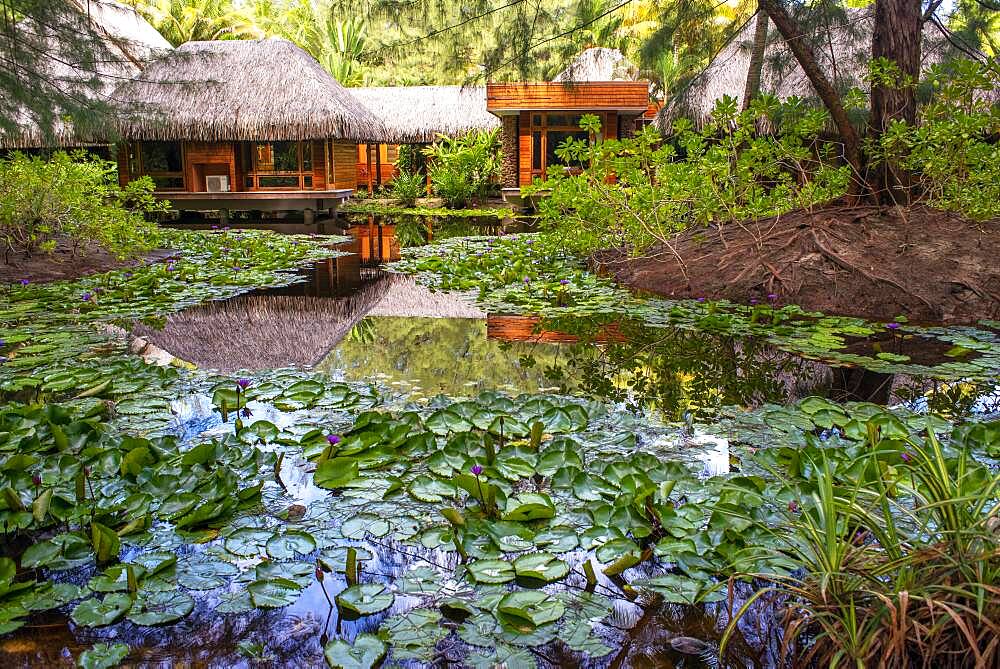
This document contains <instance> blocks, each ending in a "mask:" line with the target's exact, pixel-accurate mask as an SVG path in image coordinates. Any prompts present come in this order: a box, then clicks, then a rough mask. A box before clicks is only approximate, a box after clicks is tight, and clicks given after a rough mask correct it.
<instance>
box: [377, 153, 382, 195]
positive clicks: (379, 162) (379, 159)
mask: <svg viewBox="0 0 1000 669" xmlns="http://www.w3.org/2000/svg"><path fill="white" fill-rule="evenodd" d="M375 174H376V177H375V179H376V181H377V182H378V187H379V188H382V145H381V144H376V145H375Z"/></svg>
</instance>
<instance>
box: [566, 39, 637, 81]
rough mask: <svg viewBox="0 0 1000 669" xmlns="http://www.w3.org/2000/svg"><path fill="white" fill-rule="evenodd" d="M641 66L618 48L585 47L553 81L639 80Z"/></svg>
mask: <svg viewBox="0 0 1000 669" xmlns="http://www.w3.org/2000/svg"><path fill="white" fill-rule="evenodd" d="M638 79H639V68H638V67H636V66H635V65H634V64H633V63H632V62H631V61H630V60H629V59H628V58H626V57H625V54H623V53H622V52H621V51H619V50H618V49H608V48H605V47H592V48H590V49H584V50H583V51H581V52H580V53H579V54H577V55H576V57H575V58H574V59H573V60H572V61H571V62H570V64H569V65H567V66H566V69H564V70H563V71H562V72H560V73H559V74H557V75H556V76H555V77H554V78H553V79H552V81H566V82H571V81H638Z"/></svg>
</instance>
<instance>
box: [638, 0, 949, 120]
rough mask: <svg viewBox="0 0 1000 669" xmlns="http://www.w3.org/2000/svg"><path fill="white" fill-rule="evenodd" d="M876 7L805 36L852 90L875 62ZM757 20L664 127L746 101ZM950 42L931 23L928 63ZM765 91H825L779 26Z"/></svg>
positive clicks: (667, 111) (768, 57) (772, 38)
mask: <svg viewBox="0 0 1000 669" xmlns="http://www.w3.org/2000/svg"><path fill="white" fill-rule="evenodd" d="M873 19H874V9H872V8H871V7H867V8H864V9H847V10H845V11H844V12H843V13H842V14H841V15H839V16H832V17H831V18H830V20H829V22H828V23H827V24H825V25H818V26H814V27H813V28H812V29H811V30H810V31H809V32H808V33H807V34H806V35H805V36H804V38H805V39H806V40H807V41H808V42H809V43H811V44H812V46H813V51H814V53H815V54H816V58H817V61H818V62H819V65H820V67H821V68H822V69H823V71H824V72H825V73H826V74H827V76H828V77H830V78H831V81H832V83H833V84H834V86H835V87H836V88H837V89H838V90H840V91H842V92H846V91H848V90H850V89H851V88H852V87H858V88H861V89H867V88H868V85H867V84H866V83H865V81H864V75H865V73H867V71H868V63H869V62H870V61H871V44H872V32H873V30H874V20H873ZM753 35H754V21H750V22H748V23H747V25H746V26H745V27H744V28H743V30H742V31H741V32H740V33H739V34H737V35H736V37H735V38H734V39H733V40H732V41H731V42H730V43H729V44H728V45H727V46H726V47H725V48H724V49H723V50H722V51H720V52H719V55H718V56H716V57H715V59H713V60H712V62H711V63H709V65H708V66H707V67H706V68H705V69H704V70H702V72H700V73H699V74H698V75H696V76H695V77H694V78H693V79H692V80H691V81H690V82H688V84H687V85H686V86H685V87H684V88H683V89H682V90H681V91H679V92H677V93H676V94H675V95H674V96H673V98H672V99H671V100H669V101H668V104H667V105H666V106H665V107H664V108H663V110H662V111H661V113H660V114H659V116H658V117H657V120H656V124H657V126H658V127H659V128H660V130H661V131H663V132H667V131H669V128H670V124H671V123H672V121H673V120H674V119H675V118H680V117H687V118H690V119H692V120H693V121H695V123H696V124H697V125H699V126H700V125H703V124H704V123H706V122H708V121H709V119H710V117H711V113H712V109H713V108H714V106H715V101H716V100H718V99H719V98H721V97H722V96H724V95H729V96H730V97H733V98H736V99H737V100H739V101H740V102H742V98H743V94H744V90H745V87H746V80H747V73H748V71H749V69H750V55H751V49H752V46H753ZM949 48H950V47H949V45H948V44H947V42H946V41H945V40H944V39H943V38H942V37H941V36H940V34H938V33H937V30H936V29H935V28H934V27H933V26H932V25H931V24H930V23H927V24H925V27H924V38H923V47H922V50H921V58H922V61H923V63H922V65H923V67H925V68H926V67H928V66H930V65H931V64H934V63H939V62H941V61H942V60H943V59H944V57H945V55H946V54H947V52H948V50H949ZM760 90H761V92H764V93H769V94H771V95H774V96H776V97H778V98H781V99H785V98H789V97H793V96H796V97H800V98H805V99H806V100H811V101H815V102H816V104H817V105H818V104H821V103H820V102H819V96H818V95H817V94H816V91H815V90H814V89H813V87H812V84H811V83H810V82H809V79H808V77H806V75H805V72H803V71H802V68H801V67H800V66H799V64H798V61H796V60H795V57H794V56H793V55H792V53H791V51H790V50H789V48H788V45H787V43H786V42H785V40H784V38H782V36H781V34H780V33H779V32H778V30H777V29H775V27H774V26H773V25H771V27H770V30H769V31H768V35H767V46H766V47H765V51H764V66H763V69H762V71H761V84H760Z"/></svg>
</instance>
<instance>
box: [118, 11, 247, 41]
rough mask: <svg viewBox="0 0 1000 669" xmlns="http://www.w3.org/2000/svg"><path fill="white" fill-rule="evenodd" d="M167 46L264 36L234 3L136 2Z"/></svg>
mask: <svg viewBox="0 0 1000 669" xmlns="http://www.w3.org/2000/svg"><path fill="white" fill-rule="evenodd" d="M132 5H133V6H134V7H135V8H136V9H138V10H139V11H140V12H142V14H143V15H145V16H146V18H147V19H148V20H149V21H150V23H152V24H153V26H154V27H155V28H156V29H157V30H159V31H160V33H161V34H162V35H163V36H164V37H165V38H166V39H167V41H168V42H170V43H171V44H173V45H174V46H180V45H181V44H183V43H184V42H192V41H196V40H219V39H246V38H259V37H263V36H264V32H263V31H262V30H261V29H260V28H259V27H258V26H257V25H255V24H254V22H253V21H251V20H250V19H249V18H248V17H247V15H246V14H244V13H243V12H242V11H240V10H238V9H236V8H235V7H234V6H233V3H232V1H231V0H134V1H133V2H132Z"/></svg>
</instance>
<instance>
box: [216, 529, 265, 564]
mask: <svg viewBox="0 0 1000 669" xmlns="http://www.w3.org/2000/svg"><path fill="white" fill-rule="evenodd" d="M273 534H274V533H273V532H271V531H270V530H262V529H257V528H252V527H245V528H241V529H238V530H236V531H235V532H233V533H232V534H230V535H229V536H228V537H226V541H225V547H226V550H227V551H229V552H230V553H232V554H233V555H239V556H240V557H251V556H254V555H260V554H261V553H263V552H264V547H265V546H266V545H267V542H268V540H270V538H271V537H272V536H273Z"/></svg>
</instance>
